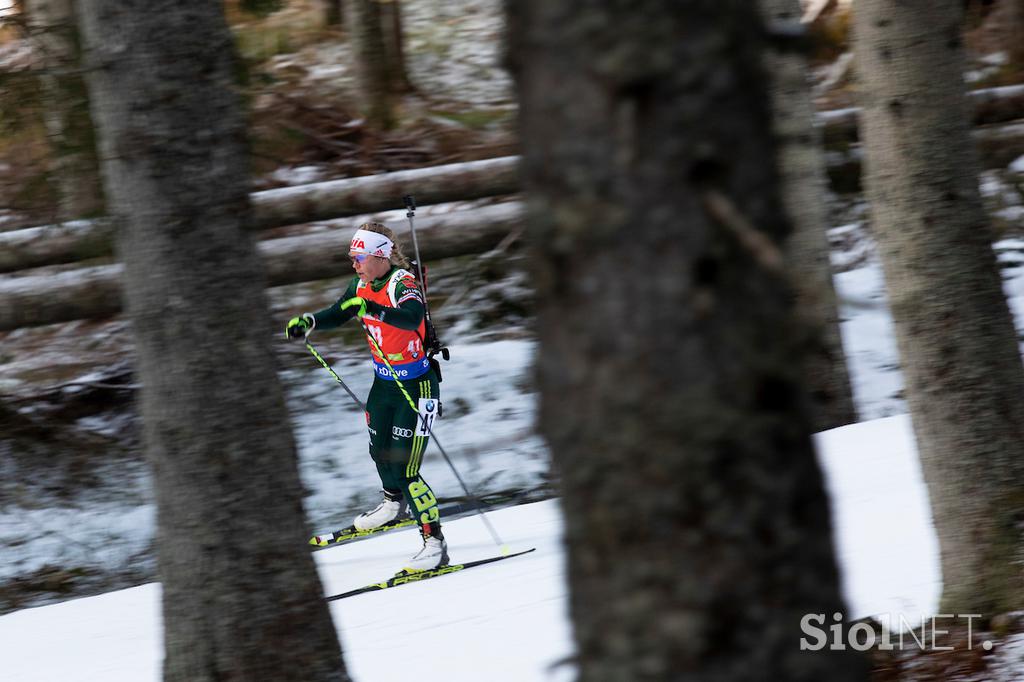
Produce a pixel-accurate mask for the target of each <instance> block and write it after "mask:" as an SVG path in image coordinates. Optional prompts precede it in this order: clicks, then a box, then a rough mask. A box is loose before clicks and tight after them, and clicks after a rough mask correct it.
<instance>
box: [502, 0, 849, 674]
mask: <svg viewBox="0 0 1024 682" xmlns="http://www.w3.org/2000/svg"><path fill="white" fill-rule="evenodd" d="M508 7H509V36H510V41H511V47H510V50H511V55H512V62H513V70H514V73H515V75H516V79H517V84H518V88H519V102H520V116H521V125H522V128H521V129H522V142H523V148H524V178H525V182H526V184H527V191H528V192H529V198H530V202H529V206H530V225H529V235H530V241H531V242H532V244H533V250H534V254H533V260H534V262H535V264H536V272H535V278H534V281H535V284H536V288H537V298H538V301H539V307H538V321H537V328H538V329H539V335H540V349H539V352H538V354H537V362H538V367H537V373H538V377H539V383H540V389H541V408H540V424H541V429H542V431H543V433H544V434H545V436H546V438H547V439H548V441H549V443H550V445H551V449H552V453H553V456H554V459H555V464H556V466H557V468H558V470H559V474H560V478H561V485H562V504H563V509H564V513H565V520H566V529H565V538H566V544H567V547H568V571H569V573H570V574H571V575H572V576H573V579H572V583H571V590H572V593H571V599H570V610H571V616H572V621H573V624H574V628H575V639H576V643H577V649H578V658H577V662H578V665H579V679H580V680H582V681H583V682H593V681H597V680H609V681H611V680H668V679H686V680H695V681H697V682H700V681H702V680H709V681H710V680H715V681H716V682H717V681H722V680H748V679H765V680H769V679H770V680H808V681H809V680H816V681H817V680H826V679H827V680H858V679H865V673H864V666H863V664H862V661H861V660H860V658H859V657H857V656H856V655H848V654H850V652H836V651H828V650H827V649H826V650H823V651H819V652H809V651H799V652H798V649H797V646H798V644H797V643H798V640H799V634H800V625H799V623H800V619H801V617H802V615H803V614H806V613H808V612H812V613H824V614H831V613H834V612H836V611H840V610H841V607H840V604H841V600H840V595H839V581H838V577H837V572H836V565H835V559H834V557H833V551H832V541H831V527H830V514H829V507H828V501H827V499H826V496H825V492H824V488H823V483H822V478H821V472H820V470H819V468H818V464H817V462H816V460H815V455H814V451H813V448H812V445H811V440H810V436H809V434H810V423H809V420H808V415H807V411H806V410H807V407H806V405H805V403H804V397H805V393H804V388H803V386H802V384H801V377H800V374H801V373H800V371H799V369H798V365H799V362H798V361H797V359H798V356H797V355H796V349H795V348H794V344H793V342H792V334H791V332H792V328H793V316H792V310H791V308H792V299H791V296H790V292H789V291H788V289H787V286H786V284H785V280H786V277H785V274H784V273H783V271H782V258H781V244H782V242H783V240H784V237H785V236H786V234H787V232H788V225H787V224H786V221H785V219H784V217H783V214H782V211H781V209H780V207H779V206H778V205H777V202H776V196H777V193H776V187H777V184H776V177H775V174H774V169H773V164H771V163H765V162H764V160H765V159H771V158H773V157H774V149H773V146H772V143H771V131H770V128H769V125H770V124H769V112H768V96H767V93H766V92H765V75H764V74H763V73H761V72H760V69H759V61H760V59H761V57H762V55H763V47H764V46H763V41H762V40H761V39H760V38H761V34H760V33H759V32H758V30H757V29H758V28H759V27H760V22H759V21H758V17H757V9H756V7H755V6H754V5H753V4H751V3H748V2H746V0H723V1H720V2H717V3H683V2H676V3H664V2H649V3H643V6H642V7H638V6H636V5H635V4H631V3H605V4H595V3H592V2H587V1H586V0H563V1H562V2H549V1H548V0H510V2H509V3H508ZM830 617H831V616H830Z"/></svg>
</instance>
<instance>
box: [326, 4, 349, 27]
mask: <svg viewBox="0 0 1024 682" xmlns="http://www.w3.org/2000/svg"><path fill="white" fill-rule="evenodd" d="M324 2H325V3H327V25H328V26H338V27H341V28H344V27H345V0H324Z"/></svg>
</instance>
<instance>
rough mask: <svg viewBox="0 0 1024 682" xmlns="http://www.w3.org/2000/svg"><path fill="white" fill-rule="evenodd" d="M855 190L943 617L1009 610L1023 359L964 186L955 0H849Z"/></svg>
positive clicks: (1022, 601)
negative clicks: (897, 369) (857, 118)
mask: <svg viewBox="0 0 1024 682" xmlns="http://www.w3.org/2000/svg"><path fill="white" fill-rule="evenodd" d="M855 15H856V16H855V35H856V58H857V65H858V69H859V70H860V81H861V83H862V86H861V91H860V95H861V99H862V103H861V104H862V107H863V118H862V125H861V136H862V139H863V140H864V142H865V144H866V166H867V173H866V177H865V180H866V187H867V197H868V199H869V201H870V203H871V217H872V224H873V227H874V232H875V234H876V235H877V238H878V242H879V249H880V252H881V256H882V264H883V267H884V270H885V279H886V289H887V291H888V295H889V302H890V306H891V308H892V315H893V320H894V323H895V327H896V337H897V341H898V345H899V351H900V361H901V364H902V367H903V373H904V379H905V382H906V395H907V401H908V403H909V406H910V412H911V417H912V419H913V424H914V433H915V435H916V437H917V446H918V450H919V453H920V457H921V463H922V468H923V471H924V477H925V481H926V482H927V484H928V491H929V496H930V498H931V503H932V513H933V516H934V518H935V526H936V530H937V532H938V536H939V545H940V551H941V561H942V574H943V594H942V600H941V607H940V610H942V611H943V612H946V613H980V614H983V615H985V616H992V615H993V614H995V613H997V612H1002V611H1009V610H1015V609H1021V608H1024V533H1022V531H1021V528H1022V526H1021V524H1022V523H1024V399H1022V398H1024V367H1022V364H1021V358H1020V350H1019V348H1018V339H1017V334H1016V331H1015V329H1014V324H1013V319H1012V317H1011V314H1010V311H1009V308H1008V306H1007V303H1006V298H1005V296H1004V293H1003V289H1002V282H1001V279H1000V275H999V270H998V268H997V266H996V259H995V254H994V253H993V250H992V239H993V237H994V235H993V232H992V230H991V227H990V224H989V221H988V218H987V216H986V214H985V211H984V208H983V206H982V202H981V197H980V195H979V191H978V164H977V160H976V158H975V154H974V150H973V149H972V147H971V143H970V139H969V125H970V124H969V118H968V107H967V102H966V99H965V97H964V83H963V73H964V65H965V59H964V49H963V42H962V38H961V31H962V29H963V6H962V3H961V2H960V0H907V1H905V2H892V1H891V0H858V2H857V5H856V12H855Z"/></svg>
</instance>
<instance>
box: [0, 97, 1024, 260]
mask: <svg viewBox="0 0 1024 682" xmlns="http://www.w3.org/2000/svg"><path fill="white" fill-rule="evenodd" d="M969 97H970V98H971V101H972V103H973V105H974V122H975V124H977V125H981V124H993V123H1001V122H1005V121H1009V120H1013V119H1017V118H1020V117H1021V116H1024V85H1009V86H1005V87H1000V88H989V89H985V90H975V91H972V92H970V93H969ZM858 114H859V109H857V108H849V109H841V110H837V111H826V112H820V113H819V114H818V115H817V121H818V123H819V124H820V125H821V126H823V128H824V144H825V148H826V150H831V151H836V150H838V151H841V152H843V154H841V155H836V154H831V155H830V157H829V158H830V159H832V161H831V163H830V166H829V178H830V180H831V181H832V183H833V185H832V187H833V189H834V190H835V191H837V192H850V191H857V190H858V189H859V168H858V166H857V163H856V161H855V159H854V160H853V163H852V165H851V158H850V157H851V155H850V154H849V153H848V151H849V148H850V146H851V145H854V144H856V143H857V116H858ZM985 135H990V134H988V133H981V134H980V137H982V138H984V137H985ZM1014 135H1016V128H1012V129H1011V132H1009V133H1008V134H1007V135H1006V136H1004V139H1008V140H1010V142H1011V144H1010V148H1016V147H1017V144H1016V138H1014ZM986 155H988V156H986ZM1005 155H1006V153H1005V152H1003V151H1000V150H999V148H998V146H996V145H983V146H982V158H983V161H984V162H985V165H986V166H987V167H998V165H999V163H998V159H1001V158H1003V157H1004V156H1005ZM518 164H519V157H517V156H505V157H501V158H496V159H485V160H483V161H469V162H465V163H455V164H448V165H444V166H433V167H428V168H417V169H414V170H407V171H397V172H394V173H382V174H379V175H368V176H364V177H358V178H345V179H341V180H330V181H327V182H317V183H313V184H309V185H299V186H295V187H284V188H281V189H272V190H266V191H263V192H255V193H253V194H252V205H253V227H254V229H257V230H265V229H270V228H275V227H283V226H285V225H297V224H301V223H309V222H314V221H317V220H328V219H336V218H344V217H347V216H355V215H360V214H365V213H373V212H376V211H385V210H388V209H394V208H398V207H399V206H398V204H399V201H400V198H401V197H402V195H404V194H414V195H415V196H416V199H417V201H418V202H419V203H420V204H421V205H427V204H439V203H446V202H450V201H459V200H468V199H480V198H484V197H491V196H499V195H503V194H514V193H516V192H518V191H519V189H520V187H519V178H518V174H517V173H518ZM112 253H113V230H112V228H111V225H110V223H109V222H108V221H105V220H102V219H101V220H95V221H85V220H81V221H73V222H69V223H64V224H62V225H44V226H41V227H30V228H25V229H21V230H12V231H10V232H0V273H3V272H13V271H15V270H22V269H28V268H36V267H42V266H45V265H56V264H59V263H72V262H75V261H79V260H85V259H88V258H99V257H105V256H110V255H111V254H112Z"/></svg>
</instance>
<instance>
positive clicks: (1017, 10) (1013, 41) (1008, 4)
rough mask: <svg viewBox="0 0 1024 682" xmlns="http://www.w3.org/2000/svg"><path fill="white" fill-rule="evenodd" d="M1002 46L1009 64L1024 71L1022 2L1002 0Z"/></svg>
mask: <svg viewBox="0 0 1024 682" xmlns="http://www.w3.org/2000/svg"><path fill="white" fill-rule="evenodd" d="M1002 3H1003V5H1004V7H1003V9H1002V15H1003V34H1004V38H1003V45H1005V46H1006V51H1007V53H1008V54H1009V57H1010V63H1011V64H1013V65H1014V66H1016V67H1017V69H1019V70H1024V0H1002Z"/></svg>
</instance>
